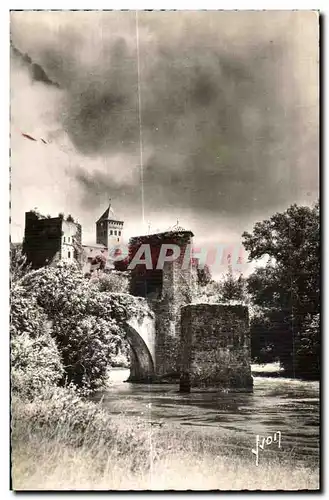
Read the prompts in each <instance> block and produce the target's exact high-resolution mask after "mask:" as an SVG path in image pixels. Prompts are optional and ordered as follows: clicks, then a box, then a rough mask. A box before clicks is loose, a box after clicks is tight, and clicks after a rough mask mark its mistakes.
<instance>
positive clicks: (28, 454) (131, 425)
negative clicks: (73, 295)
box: [12, 391, 319, 490]
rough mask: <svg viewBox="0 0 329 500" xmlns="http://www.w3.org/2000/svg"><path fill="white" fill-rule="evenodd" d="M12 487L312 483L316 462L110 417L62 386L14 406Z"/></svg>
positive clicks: (289, 485)
mask: <svg viewBox="0 0 329 500" xmlns="http://www.w3.org/2000/svg"><path fill="white" fill-rule="evenodd" d="M12 415H13V420H12V462H13V467H12V479H13V487H14V489H15V490H31V489H32V490H45V489H50V490H54V489H55V490H90V489H95V490H97V489H100V490H109V489H113V490H138V489H143V490H144V489H152V490H163V489H177V490H179V489H181V490H186V489H190V490H209V489H222V490H241V489H248V490H255V489H262V490H277V489H280V490H281V489H283V490H298V489H299V490H300V489H308V490H314V489H317V488H318V487H319V484H318V475H319V473H318V464H317V463H314V464H312V463H309V464H306V463H300V462H297V461H296V460H294V458H293V457H291V456H290V457H284V456H282V455H274V456H273V457H272V456H270V457H266V458H265V456H264V460H262V461H261V463H260V464H259V466H258V467H256V466H255V461H254V457H253V455H252V454H251V453H250V451H248V452H246V451H241V452H239V451H237V450H236V449H231V448H229V447H227V446H224V443H223V442H220V441H219V440H217V439H214V436H210V435H206V434H200V433H197V432H195V431H192V430H188V429H183V428H181V427H173V426H169V425H168V426H166V425H165V426H163V427H161V428H159V427H157V426H152V425H150V424H149V423H148V422H145V421H142V420H140V419H138V418H131V417H127V416H122V417H121V418H119V419H116V418H113V417H112V416H111V415H110V414H108V413H107V412H105V411H104V410H102V409H101V408H100V407H99V406H97V405H95V404H93V403H86V402H83V401H81V400H80V399H79V398H76V397H75V396H73V395H72V394H66V393H65V391H57V392H56V393H55V394H54V395H51V397H49V398H48V399H46V400H40V401H34V402H32V403H22V402H21V401H20V400H14V401H13V407H12Z"/></svg>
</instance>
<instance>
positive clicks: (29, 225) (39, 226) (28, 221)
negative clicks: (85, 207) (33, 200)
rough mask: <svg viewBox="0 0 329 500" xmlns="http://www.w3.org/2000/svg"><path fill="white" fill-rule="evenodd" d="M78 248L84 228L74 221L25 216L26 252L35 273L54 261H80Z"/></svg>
mask: <svg viewBox="0 0 329 500" xmlns="http://www.w3.org/2000/svg"><path fill="white" fill-rule="evenodd" d="M77 246H81V225H80V224H78V223H77V222H75V221H74V220H73V218H72V217H68V219H67V220H65V219H64V216H61V215H60V216H58V217H49V216H48V217H45V216H43V215H41V214H39V213H38V212H36V211H33V210H32V211H30V212H26V213H25V234H24V242H23V252H24V253H25V255H26V258H27V262H28V263H31V264H32V267H33V268H34V269H38V268H39V267H43V266H46V265H47V264H50V263H51V262H52V261H53V260H54V259H55V260H67V261H73V260H74V259H77V257H78V255H77Z"/></svg>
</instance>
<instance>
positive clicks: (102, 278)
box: [90, 271, 129, 293]
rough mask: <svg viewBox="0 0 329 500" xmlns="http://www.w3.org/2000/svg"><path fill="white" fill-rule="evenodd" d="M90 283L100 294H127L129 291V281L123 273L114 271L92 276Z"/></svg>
mask: <svg viewBox="0 0 329 500" xmlns="http://www.w3.org/2000/svg"><path fill="white" fill-rule="evenodd" d="M90 281H91V283H93V284H95V285H96V286H97V287H98V290H99V291H100V292H115V293H120V292H121V293H128V291H129V279H128V276H127V274H125V273H120V272H116V271H112V272H110V273H97V274H93V276H92V278H91V280H90Z"/></svg>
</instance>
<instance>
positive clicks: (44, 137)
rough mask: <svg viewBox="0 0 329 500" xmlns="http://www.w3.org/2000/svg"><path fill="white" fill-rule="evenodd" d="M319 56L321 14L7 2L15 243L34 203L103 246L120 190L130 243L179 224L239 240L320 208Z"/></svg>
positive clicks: (227, 241)
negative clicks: (260, 226)
mask: <svg viewBox="0 0 329 500" xmlns="http://www.w3.org/2000/svg"><path fill="white" fill-rule="evenodd" d="M137 25H138V30H137V27H136V26H137ZM137 39H138V44H137ZM137 45H138V50H137ZM138 54H139V65H138ZM318 59H319V56H318V17H317V14H315V13H314V12H307V11H224V12H223V11H218V12H216V11H212V12H209V11H208V12H205V11H195V12H193V11H192V12H191V11H189V12H188V11H185V12H184V11H181V12H154V11H153V12H140V13H139V14H138V23H136V14H135V12H134V11H126V12H120V11H116V12H96V11H95V12H64V11H63V12H33V11H30V12H29V11H23V12H12V13H11V98H10V101H11V217H12V226H11V237H12V241H21V240H22V238H23V235H24V213H25V211H28V210H30V209H33V208H37V209H38V210H39V211H40V212H42V213H43V214H45V215H46V214H50V215H52V216H56V215H57V214H58V213H59V212H64V213H66V214H68V213H71V214H72V215H73V216H74V217H75V218H77V219H78V220H79V222H80V223H81V224H82V231H83V241H84V243H86V244H87V243H93V242H95V221H96V220H97V219H98V218H99V217H100V215H101V214H102V213H103V212H104V210H105V208H106V207H107V205H108V200H109V198H111V200H112V204H113V207H114V210H115V212H116V213H117V215H118V216H119V217H120V218H121V219H122V220H124V221H125V226H124V228H125V232H124V234H125V238H126V240H128V239H129V237H130V236H133V235H139V234H145V233H147V232H148V231H150V232H151V233H152V232H157V231H159V230H166V229H168V228H170V227H172V226H174V225H175V224H176V223H177V221H178V224H179V226H182V227H184V228H185V229H188V230H192V231H193V233H194V235H195V238H194V239H195V243H196V245H197V246H198V247H207V248H213V247H216V246H218V245H228V246H235V247H236V248H237V247H239V246H240V245H241V242H242V240H241V235H242V233H243V231H245V230H247V231H251V230H252V228H253V225H254V224H255V222H257V221H259V220H263V219H265V218H267V217H269V216H270V215H272V214H273V213H275V212H277V211H283V210H285V209H286V208H288V206H289V205H291V204H292V203H298V204H307V205H310V204H312V203H313V202H314V201H315V200H316V199H317V198H318V190H319V166H318V164H319V158H318V157H319V124H318V122H319V117H318V114H319V107H318V93H319V89H318V71H319V70H318ZM138 91H140V93H139V92H138ZM22 134H27V135H29V136H30V137H32V138H34V139H36V140H31V139H30V138H28V137H26V135H25V136H24V135H22ZM141 139H142V140H141ZM141 150H142V155H143V169H142V170H143V187H144V213H145V222H144V223H143V221H142V189H141V166H140V165H141V155H140V154H141ZM217 271H218V270H217Z"/></svg>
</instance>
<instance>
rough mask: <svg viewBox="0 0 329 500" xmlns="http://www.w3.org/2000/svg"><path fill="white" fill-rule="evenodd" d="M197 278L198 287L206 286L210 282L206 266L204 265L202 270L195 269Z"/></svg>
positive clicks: (208, 270)
mask: <svg viewBox="0 0 329 500" xmlns="http://www.w3.org/2000/svg"><path fill="white" fill-rule="evenodd" d="M197 276H198V284H199V285H200V286H206V285H208V284H209V283H210V282H211V281H212V278H211V272H210V269H209V266H208V265H207V264H205V265H204V267H202V268H201V267H199V266H198V267H197Z"/></svg>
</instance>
